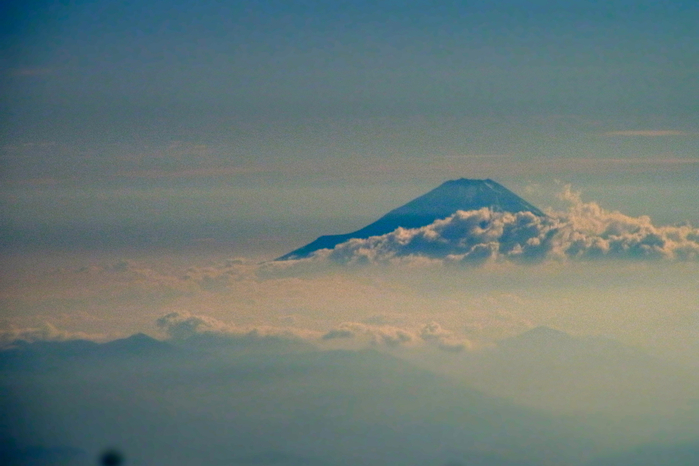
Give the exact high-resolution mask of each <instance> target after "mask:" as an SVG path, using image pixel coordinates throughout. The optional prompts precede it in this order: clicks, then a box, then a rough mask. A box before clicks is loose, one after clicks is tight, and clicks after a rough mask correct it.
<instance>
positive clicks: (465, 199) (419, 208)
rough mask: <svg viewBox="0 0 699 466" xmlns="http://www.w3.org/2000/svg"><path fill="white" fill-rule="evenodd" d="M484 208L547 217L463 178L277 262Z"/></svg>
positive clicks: (489, 185)
mask: <svg viewBox="0 0 699 466" xmlns="http://www.w3.org/2000/svg"><path fill="white" fill-rule="evenodd" d="M484 207H488V208H489V209H491V210H493V211H496V212H512V213H515V212H533V213H534V214H536V215H541V216H543V215H544V213H543V212H542V211H540V210H539V209H537V208H536V207H534V206H533V205H531V204H530V203H528V202H527V201H525V200H524V199H522V198H521V197H519V196H517V195H516V194H515V193H513V192H512V191H510V190H508V189H507V188H505V187H504V186H502V185H501V184H499V183H496V182H495V181H493V180H491V179H486V180H469V179H466V178H461V179H459V180H451V181H447V182H445V183H443V184H442V185H440V186H439V187H437V188H435V189H433V190H432V191H430V192H428V193H426V194H423V195H422V196H420V197H418V198H416V199H413V200H412V201H410V202H408V203H407V204H405V205H403V206H401V207H398V208H397V209H394V210H392V211H390V212H389V213H387V214H386V215H384V216H383V217H381V218H380V219H378V220H377V221H375V222H374V223H372V224H370V225H367V226H365V227H364V228H362V229H360V230H357V231H355V232H353V233H346V234H344V235H326V236H321V237H320V238H318V239H316V240H315V241H313V242H312V243H309V244H307V245H306V246H303V247H301V248H299V249H296V250H295V251H291V252H290V253H288V254H285V255H283V256H281V257H279V258H278V259H277V260H292V259H302V258H304V257H308V256H310V255H311V254H312V253H314V252H315V251H318V250H320V249H332V248H334V247H335V246H337V245H338V244H340V243H344V242H345V241H349V240H350V239H353V238H359V239H366V238H369V237H371V236H380V235H385V234H387V233H390V232H392V231H395V230H396V229H398V228H399V227H402V228H420V227H424V226H426V225H429V224H431V223H433V222H434V221H435V220H439V219H442V218H446V217H449V216H450V215H453V214H454V213H455V212H456V211H458V210H466V211H468V210H478V209H482V208H484Z"/></svg>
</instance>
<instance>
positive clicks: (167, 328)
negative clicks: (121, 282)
mask: <svg viewBox="0 0 699 466" xmlns="http://www.w3.org/2000/svg"><path fill="white" fill-rule="evenodd" d="M155 323H156V325H157V326H158V328H160V329H161V330H163V331H164V332H165V333H166V334H167V336H168V337H170V338H172V339H174V340H186V339H188V338H191V337H194V336H196V335H217V336H231V337H251V338H267V337H270V338H285V339H294V340H296V339H313V338H317V337H318V336H319V335H320V333H319V332H314V331H312V330H305V329H296V328H290V327H273V326H265V325H261V326H237V325H233V324H229V323H226V322H223V321H221V320H218V319H215V318H213V317H209V316H203V315H194V314H190V313H189V312H186V311H185V312H171V313H169V314H165V315H164V316H162V317H160V318H158V319H157V320H156V322H155Z"/></svg>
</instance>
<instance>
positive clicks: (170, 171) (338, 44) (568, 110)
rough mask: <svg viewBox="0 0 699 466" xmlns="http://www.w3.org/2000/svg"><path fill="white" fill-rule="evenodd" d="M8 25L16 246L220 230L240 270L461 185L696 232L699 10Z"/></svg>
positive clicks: (7, 17)
mask: <svg viewBox="0 0 699 466" xmlns="http://www.w3.org/2000/svg"><path fill="white" fill-rule="evenodd" d="M2 8H3V15H2V17H3V18H4V19H3V21H4V24H3V27H2V28H0V29H2V33H1V34H2V36H1V39H0V40H1V42H2V54H1V55H0V57H1V58H0V60H1V62H0V66H1V70H2V73H1V79H2V85H1V86H0V87H1V88H2V95H3V98H2V105H3V111H2V115H3V117H2V134H1V136H0V137H1V138H2V141H1V142H2V182H3V183H2V184H3V196H2V209H3V215H2V217H3V219H5V220H4V225H5V228H4V229H3V230H4V231H5V232H6V233H5V235H6V237H8V240H12V241H19V242H21V239H18V238H20V237H23V236H27V235H28V232H29V231H30V230H32V229H36V227H37V225H51V226H56V225H58V224H62V226H63V227H64V228H63V230H64V231H65V230H66V229H71V230H72V231H74V232H76V234H78V233H77V232H81V231H82V232H85V231H90V232H93V234H92V236H95V235H94V233H95V232H98V235H97V236H99V237H100V238H101V239H103V237H109V235H112V236H114V233H110V231H111V230H112V229H113V228H112V227H113V226H114V225H117V226H119V227H121V226H123V225H124V224H126V223H129V224H131V227H132V228H133V229H134V230H137V231H139V232H140V233H141V234H140V236H141V237H143V238H147V237H149V236H158V235H160V236H162V235H163V234H164V233H162V231H163V230H167V231H168V232H171V231H172V230H173V229H174V228H175V226H178V227H181V226H182V225H185V226H186V227H185V230H187V233H186V234H184V236H187V238H186V240H184V241H190V240H191V239H193V238H192V236H194V237H196V236H197V235H204V237H206V236H207V233H206V230H207V225H208V229H209V230H211V231H210V232H209V234H208V236H214V237H215V238H216V239H217V240H219V241H225V242H226V247H231V243H236V242H244V241H245V238H247V237H250V236H251V235H254V234H255V232H257V233H258V235H259V232H260V231H262V230H264V231H270V230H272V231H271V234H270V235H267V236H276V235H275V234H274V232H273V230H274V226H273V224H272V225H270V224H269V220H270V219H273V220H274V222H278V224H279V225H284V229H285V230H286V231H288V232H293V233H295V236H294V237H293V239H290V241H289V242H288V243H283V244H280V240H279V239H278V238H277V239H276V240H275V239H274V238H269V239H268V242H267V243H265V246H266V247H268V248H269V249H273V250H274V252H273V254H272V255H274V254H281V253H283V252H284V251H285V250H286V249H289V248H291V247H293V246H294V245H296V244H303V243H304V242H305V241H306V240H307V238H310V237H313V236H314V235H316V232H317V231H323V230H326V229H328V228H333V226H334V228H335V229H336V230H337V231H336V232H338V233H339V232H342V231H343V230H345V229H348V230H350V229H354V228H352V227H355V226H356V227H358V226H361V225H362V224H364V223H367V222H368V221H371V220H373V219H375V218H377V217H378V216H380V215H382V214H383V213H384V212H386V211H387V210H390V209H391V208H394V207H397V206H398V205H401V204H402V203H404V202H406V201H407V200H409V199H412V198H414V197H416V196H417V195H419V194H422V193H423V192H426V191H427V190H429V189H432V188H434V187H435V186H437V185H438V184H440V183H441V182H443V181H445V180H446V179H452V178H456V177H462V176H463V177H467V178H493V179H496V180H498V181H500V182H501V183H503V184H504V185H505V186H508V187H510V189H513V190H515V191H516V192H518V193H520V194H524V190H525V189H529V193H528V194H529V197H530V199H529V200H530V201H531V202H533V203H534V204H535V205H539V204H543V205H542V207H546V206H548V205H550V204H551V202H552V201H551V198H553V192H555V191H556V190H558V189H559V188H557V187H556V186H555V181H556V180H558V181H561V182H563V183H572V184H574V185H575V186H576V187H577V188H578V189H582V190H583V191H584V192H586V193H588V194H589V196H590V199H593V200H597V201H600V202H603V203H605V205H607V206H608V207H609V208H611V209H619V210H624V211H625V212H628V213H630V214H633V215H642V214H647V215H651V216H653V217H654V218H657V219H658V220H659V221H661V222H662V223H674V222H677V221H683V220H692V221H695V222H696V221H697V220H699V219H698V218H697V215H698V214H697V209H691V208H687V206H688V205H689V204H691V201H692V200H693V199H694V198H695V197H696V189H695V188H696V179H697V174H698V171H697V170H699V168H697V138H696V132H697V115H698V113H699V110H698V109H697V104H696V102H697V101H699V99H697V95H696V93H697V89H696V86H695V85H694V82H695V79H694V77H695V75H696V73H697V64H696V63H697V60H696V58H697V53H698V52H699V51H698V48H699V45H697V44H698V43H699V41H698V40H696V39H697V37H696V35H697V33H696V28H695V27H694V26H695V24H696V21H697V15H699V12H698V11H697V8H696V7H695V6H694V4H693V3H692V2H680V1H672V2H662V3H658V2H643V1H641V2H638V1H634V2H627V1H612V2H590V1H585V2H576V5H575V6H572V5H564V4H560V2H546V1H511V2H411V3H410V5H409V6H406V5H403V4H402V3H401V4H399V3H397V2H390V1H383V2H331V3H330V2H270V1H261V2H235V3H234V4H231V5H221V4H220V2H213V1H203V2H186V1H185V2H177V3H172V2H154V1H147V2H139V3H138V4H134V3H124V2H106V1H105V2H4V6H3V7H2ZM537 187H538V188H539V190H540V191H541V192H537V190H536V189H535V188H537ZM351 217H354V218H351ZM158 222H159V223H160V224H161V225H155V224H156V223H158ZM274 222H272V223H274ZM226 231H228V233H226ZM53 235H54V236H55V238H54V239H53V242H54V243H55V242H56V241H62V242H64V243H65V242H72V243H75V244H71V246H78V245H79V244H83V245H84V244H85V236H90V234H83V235H82V236H80V237H79V238H78V239H76V238H72V239H71V238H67V237H66V236H65V234H62V233H60V232H53ZM165 235H166V236H168V238H169V240H171V241H172V242H176V241H177V238H174V237H173V235H172V234H171V233H166V234H165ZM78 236H79V235H78ZM195 239H196V238H195ZM104 241H107V242H109V239H104ZM104 241H103V242H102V243H100V244H101V246H100V247H104V244H103V243H104ZM123 241H125V242H130V243H131V244H133V241H127V240H123ZM142 241H147V240H145V239H143V240H142ZM49 242H50V241H49ZM258 243H259V242H258ZM148 246H149V247H150V246H152V244H150V243H149V244H148ZM178 246H181V244H180V245H178ZM249 246H250V245H249V242H248V243H245V247H248V248H249ZM258 254H264V251H258Z"/></svg>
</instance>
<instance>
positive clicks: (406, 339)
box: [323, 322, 417, 346]
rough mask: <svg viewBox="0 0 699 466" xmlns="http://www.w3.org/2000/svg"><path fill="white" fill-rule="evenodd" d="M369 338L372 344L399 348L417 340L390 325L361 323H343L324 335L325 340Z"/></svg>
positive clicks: (411, 334)
mask: <svg viewBox="0 0 699 466" xmlns="http://www.w3.org/2000/svg"><path fill="white" fill-rule="evenodd" d="M357 337H364V338H368V339H369V341H370V342H371V343H372V344H376V345H386V346H399V345H405V344H408V343H413V342H415V341H416V340H417V338H416V336H415V334H414V333H412V332H409V331H407V330H404V329H401V328H398V327H392V326H390V325H369V324H364V323H360V322H343V323H342V324H340V325H339V326H337V327H336V328H334V329H332V330H330V331H329V332H327V333H326V334H325V335H323V340H336V339H343V338H357Z"/></svg>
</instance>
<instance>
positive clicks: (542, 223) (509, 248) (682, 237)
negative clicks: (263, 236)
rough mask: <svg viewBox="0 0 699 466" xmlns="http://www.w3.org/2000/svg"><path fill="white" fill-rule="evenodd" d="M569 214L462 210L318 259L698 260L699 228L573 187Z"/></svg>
mask: <svg viewBox="0 0 699 466" xmlns="http://www.w3.org/2000/svg"><path fill="white" fill-rule="evenodd" d="M561 197H562V198H563V199H564V200H566V201H568V202H569V203H570V208H569V209H568V211H566V212H550V213H549V214H548V215H547V216H538V215H535V214H533V213H531V212H518V213H509V212H495V211H492V210H490V209H488V208H483V209H479V210H473V211H458V212H456V213H455V214H454V215H452V216H450V217H448V218H445V219H441V220H437V221H435V222H434V223H432V224H431V225H427V226H425V227H422V228H415V229H406V228H398V229H397V230H395V231H393V232H392V233H389V234H386V235H383V236H374V237H371V238H368V239H351V240H349V241H347V242H345V243H342V244H340V245H338V246H336V247H335V248H334V249H332V250H321V251H318V252H316V253H315V255H314V256H312V259H315V260H319V259H320V260H323V259H327V260H329V261H331V262H335V263H342V264H368V263H393V262H398V261H404V262H405V261H408V262H409V261H414V260H425V259H438V260H441V261H444V262H446V263H469V264H481V263H485V262H492V261H504V260H509V261H520V262H540V261H543V260H546V259H558V260H561V259H588V260H589V259H596V258H618V259H669V260H696V259H697V258H699V229H697V228H694V227H692V226H691V225H678V226H656V225H654V224H653V223H652V222H651V220H650V218H649V217H647V216H641V217H630V216H627V215H624V214H622V213H620V212H612V211H607V210H605V209H603V208H601V207H600V206H599V205H598V204H596V203H594V202H591V203H585V202H582V201H581V199H580V195H579V193H575V192H573V191H571V190H570V188H569V187H568V188H566V190H565V191H564V193H563V194H562V196H561Z"/></svg>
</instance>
